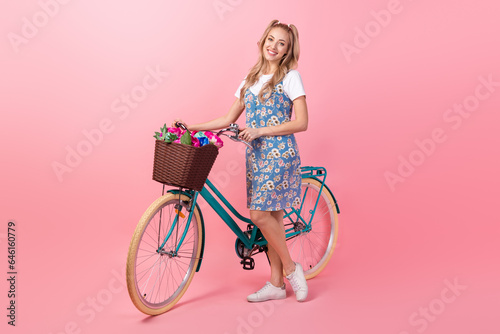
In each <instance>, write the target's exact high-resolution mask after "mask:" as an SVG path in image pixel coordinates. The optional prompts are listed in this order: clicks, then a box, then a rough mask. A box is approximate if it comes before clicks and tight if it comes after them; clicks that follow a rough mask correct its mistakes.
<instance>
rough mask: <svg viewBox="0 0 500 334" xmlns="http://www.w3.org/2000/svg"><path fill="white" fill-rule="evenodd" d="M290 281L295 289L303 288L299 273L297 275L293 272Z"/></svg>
mask: <svg viewBox="0 0 500 334" xmlns="http://www.w3.org/2000/svg"><path fill="white" fill-rule="evenodd" d="M288 281H289V282H290V285H291V286H292V288H293V291H298V290H301V288H300V283H299V281H298V278H297V275H295V273H293V274H292V275H291V277H290V278H289V279H288Z"/></svg>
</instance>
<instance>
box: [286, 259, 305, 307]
mask: <svg viewBox="0 0 500 334" xmlns="http://www.w3.org/2000/svg"><path fill="white" fill-rule="evenodd" d="M286 278H287V279H288V281H289V282H290V285H291V286H292V289H293V291H294V292H295V297H297V300H298V301H299V302H303V301H304V300H306V298H307V292H308V288H307V282H306V277H305V276H304V270H303V269H302V266H301V265H300V263H295V271H294V272H293V273H291V274H290V275H288V276H286Z"/></svg>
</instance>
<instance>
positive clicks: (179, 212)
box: [156, 188, 201, 259]
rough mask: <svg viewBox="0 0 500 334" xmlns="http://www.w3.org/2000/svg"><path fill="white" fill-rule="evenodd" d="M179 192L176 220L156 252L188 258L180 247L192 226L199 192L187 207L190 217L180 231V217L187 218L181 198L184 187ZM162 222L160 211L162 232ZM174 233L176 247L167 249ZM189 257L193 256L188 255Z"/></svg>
mask: <svg viewBox="0 0 500 334" xmlns="http://www.w3.org/2000/svg"><path fill="white" fill-rule="evenodd" d="M178 194H179V203H178V204H177V205H175V216H174V221H173V222H172V226H170V229H169V231H168V232H167V235H166V236H165V238H164V239H163V242H162V244H161V245H159V246H158V249H157V250H156V252H157V253H158V254H161V255H167V256H168V257H170V258H172V257H184V258H186V256H180V255H179V249H180V247H181V246H182V243H183V242H184V239H185V238H186V234H187V232H188V231H189V227H190V226H191V220H192V218H193V214H194V209H193V208H194V207H195V206H196V199H197V197H198V192H195V194H194V196H193V197H192V198H191V199H190V201H189V204H188V206H187V208H186V211H187V212H188V213H189V214H188V218H187V220H186V226H184V228H183V230H182V231H179V225H181V224H180V219H185V218H186V215H185V214H184V213H183V212H182V209H183V208H184V207H183V205H182V200H181V194H182V188H179V193H178ZM161 224H162V214H161V213H160V222H159V227H158V229H159V232H160V233H161ZM174 230H175V232H174ZM179 232H180V233H182V234H181V236H180V238H179ZM160 233H159V234H160ZM174 233H175V239H174V247H173V248H172V249H171V250H169V251H166V250H165V245H166V243H167V241H168V240H169V239H170V237H172V235H173V234H174ZM159 243H160V242H159V241H158V244H159ZM187 258H192V257H187ZM200 259H201V258H200Z"/></svg>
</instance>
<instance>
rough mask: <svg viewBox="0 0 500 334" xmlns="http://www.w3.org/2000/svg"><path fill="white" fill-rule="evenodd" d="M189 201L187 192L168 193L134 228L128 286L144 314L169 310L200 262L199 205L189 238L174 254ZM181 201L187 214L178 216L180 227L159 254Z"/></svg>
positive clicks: (187, 284)
mask: <svg viewBox="0 0 500 334" xmlns="http://www.w3.org/2000/svg"><path fill="white" fill-rule="evenodd" d="M188 202H189V197H188V196H186V195H184V194H180V195H179V194H172V193H168V194H166V195H164V196H162V197H160V198H158V199H157V200H155V201H154V202H153V203H152V204H151V205H150V206H149V208H148V209H147V210H146V212H145V213H144V214H143V215H142V217H141V219H140V221H139V223H138V225H137V227H136V229H135V232H134V235H133V237H132V241H131V243H130V248H129V252H128V257H127V270H126V277H127V288H128V292H129V295H130V298H131V300H132V302H133V304H134V305H135V306H136V307H137V309H139V310H140V311H141V312H143V313H145V314H148V315H158V314H161V313H164V312H167V311H168V310H170V309H171V308H172V307H173V306H174V305H175V304H176V303H177V302H178V301H179V300H180V299H181V297H182V296H183V295H184V293H185V292H186V290H187V288H188V287H189V284H190V283H191V281H192V279H193V276H194V273H195V271H196V268H197V266H198V262H199V261H200V253H201V248H202V238H203V233H202V226H201V219H200V212H199V211H198V208H197V207H196V208H194V212H193V215H192V219H191V222H190V225H189V228H188V232H187V234H186V238H185V239H184V241H183V243H182V245H181V247H180V249H179V252H178V253H177V254H175V248H176V247H175V246H176V240H177V241H178V240H179V239H180V234H181V233H182V231H184V229H185V227H186V224H187V220H188V218H189V212H187V210H186V207H187V204H188ZM178 204H180V205H181V207H182V208H183V209H181V210H180V211H181V213H182V215H184V217H181V216H179V220H178V225H177V226H178V228H179V229H177V228H173V229H172V231H173V232H172V233H171V235H170V237H169V239H168V240H167V243H166V244H165V246H164V247H163V249H162V251H163V252H162V253H160V252H158V250H159V245H160V244H161V243H162V242H163V240H164V238H165V236H166V235H167V233H168V231H169V230H170V228H171V227H172V222H173V220H174V218H173V217H175V216H176V212H175V206H176V205H178ZM184 213H185V214H184ZM174 230H177V233H176V232H175V231H174ZM179 231H180V232H179ZM162 264H163V266H162ZM165 276H167V277H166V280H165ZM157 283H158V285H157Z"/></svg>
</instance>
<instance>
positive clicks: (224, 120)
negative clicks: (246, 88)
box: [172, 99, 245, 131]
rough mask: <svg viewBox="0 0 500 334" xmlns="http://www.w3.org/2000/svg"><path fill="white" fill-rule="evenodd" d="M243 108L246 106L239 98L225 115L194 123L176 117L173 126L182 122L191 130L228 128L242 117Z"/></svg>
mask: <svg viewBox="0 0 500 334" xmlns="http://www.w3.org/2000/svg"><path fill="white" fill-rule="evenodd" d="M243 110H245V106H244V105H243V104H241V102H240V100H239V99H236V100H235V101H234V103H233V105H232V106H231V108H229V111H228V112H227V114H225V115H224V116H221V117H218V118H216V119H213V120H211V121H208V122H204V123H198V124H193V125H186V124H185V123H184V122H183V121H182V120H180V119H176V120H175V121H174V123H173V124H172V126H175V123H176V122H181V123H183V124H184V125H186V127H187V128H188V129H189V131H194V130H197V131H200V130H218V129H222V128H226V127H228V126H229V124H231V123H234V122H236V121H237V120H238V118H239V117H240V115H241V113H242V112H243Z"/></svg>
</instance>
